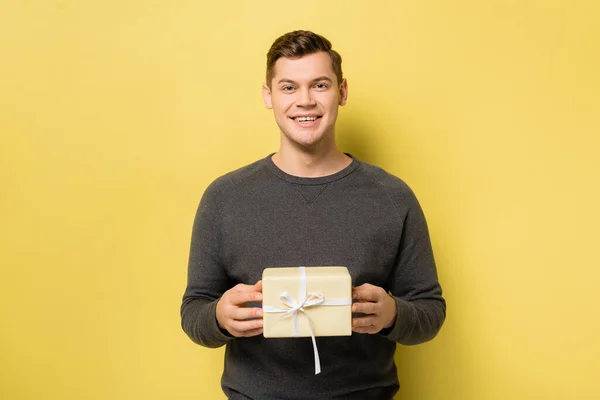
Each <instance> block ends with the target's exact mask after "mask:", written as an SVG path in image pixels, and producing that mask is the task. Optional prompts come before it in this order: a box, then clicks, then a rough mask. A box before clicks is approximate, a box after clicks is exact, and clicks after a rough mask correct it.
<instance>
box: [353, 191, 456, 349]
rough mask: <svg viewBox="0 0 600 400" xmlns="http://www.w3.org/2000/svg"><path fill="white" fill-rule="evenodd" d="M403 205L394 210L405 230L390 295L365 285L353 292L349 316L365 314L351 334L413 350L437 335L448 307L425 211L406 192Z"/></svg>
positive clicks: (409, 193)
mask: <svg viewBox="0 0 600 400" xmlns="http://www.w3.org/2000/svg"><path fill="white" fill-rule="evenodd" d="M402 200H403V201H402V202H401V204H402V205H403V206H397V208H398V209H399V210H402V211H403V213H401V215H402V216H403V225H402V226H403V229H402V237H401V239H400V246H399V249H398V254H397V257H396V265H395V269H394V271H393V273H392V275H391V279H390V282H389V291H390V293H391V296H389V295H388V294H387V292H386V291H385V290H384V289H382V288H380V287H377V286H373V285H369V284H364V285H361V286H359V287H357V288H355V289H354V292H353V295H354V298H355V299H356V300H359V301H360V303H355V304H354V305H353V310H352V311H353V312H363V313H366V314H368V315H367V316H365V317H360V318H355V319H354V320H353V330H354V331H356V332H361V333H378V334H380V335H383V336H384V337H386V338H388V339H390V340H393V341H395V342H398V343H401V344H405V345H412V344H419V343H423V342H426V341H428V340H431V339H433V338H434V337H435V336H436V335H437V333H438V332H439V330H440V328H441V327H442V324H443V323H444V320H445V317H446V302H445V300H444V298H443V297H442V288H441V286H440V284H439V282H438V277H437V271H436V266H435V261H434V258H433V251H432V249H431V242H430V238H429V232H428V229H427V223H426V221H425V216H424V215H423V211H422V209H421V207H420V205H419V203H418V201H417V199H416V197H415V196H414V194H413V193H412V192H411V191H410V190H409V191H408V192H405V193H404V194H403V196H402ZM401 207H402V208H401Z"/></svg>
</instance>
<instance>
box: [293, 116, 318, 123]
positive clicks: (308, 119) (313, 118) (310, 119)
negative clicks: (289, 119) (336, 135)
mask: <svg viewBox="0 0 600 400" xmlns="http://www.w3.org/2000/svg"><path fill="white" fill-rule="evenodd" d="M316 119H317V117H298V118H296V121H298V122H308V121H314V120H316Z"/></svg>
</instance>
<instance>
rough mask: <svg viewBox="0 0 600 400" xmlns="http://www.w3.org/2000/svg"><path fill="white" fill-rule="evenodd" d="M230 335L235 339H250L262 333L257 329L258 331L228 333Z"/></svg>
mask: <svg viewBox="0 0 600 400" xmlns="http://www.w3.org/2000/svg"><path fill="white" fill-rule="evenodd" d="M229 333H231V334H232V335H233V336H235V337H251V336H257V335H260V334H262V333H263V328H258V329H252V330H250V331H246V332H235V333H234V332H229Z"/></svg>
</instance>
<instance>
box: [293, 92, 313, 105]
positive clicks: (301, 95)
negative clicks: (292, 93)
mask: <svg viewBox="0 0 600 400" xmlns="http://www.w3.org/2000/svg"><path fill="white" fill-rule="evenodd" d="M297 93H298V97H297V98H296V104H297V105H298V106H300V107H309V106H314V105H315V99H314V98H313V97H312V93H311V92H310V89H308V88H307V89H302V90H299V91H298V92H297Z"/></svg>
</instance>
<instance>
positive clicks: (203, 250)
mask: <svg viewBox="0 0 600 400" xmlns="http://www.w3.org/2000/svg"><path fill="white" fill-rule="evenodd" d="M326 265H341V266H345V267H347V268H348V270H349V271H350V275H351V277H352V284H353V286H359V285H362V284H363V283H370V284H373V285H376V286H380V287H382V288H384V289H385V290H386V291H389V292H390V293H391V295H392V296H393V298H394V299H395V301H396V308H397V318H396V321H395V323H394V325H393V326H392V327H391V328H389V329H384V330H383V331H381V332H379V333H378V334H374V335H369V334H358V333H353V334H352V336H346V337H318V338H317V346H318V349H319V354H320V358H321V368H322V372H321V373H320V374H319V375H315V374H314V359H313V350H312V343H311V339H310V338H283V339H265V338H264V337H263V336H262V335H259V336H254V337H250V338H233V337H232V336H230V335H229V334H228V333H227V332H224V331H223V330H221V329H219V327H218V325H217V322H216V304H217V301H218V299H219V298H220V297H221V295H222V294H223V293H224V292H225V291H227V290H228V289H230V288H231V287H233V286H235V285H236V284H238V283H244V284H255V283H256V282H257V281H259V280H260V279H261V275H262V271H263V269H264V268H267V267H290V266H326ZM445 315H446V303H445V301H444V299H443V297H442V289H441V287H440V284H439V282H438V279H437V273H436V267H435V262H434V258H433V253H432V250H431V243H430V239H429V233H428V230H427V224H426V222H425V217H424V215H423V212H422V210H421V208H420V206H419V203H418V202H417V199H416V197H415V195H414V194H413V192H412V191H411V190H410V188H409V187H408V186H407V185H406V184H405V183H404V182H403V181H402V180H400V179H398V178H397V177H395V176H393V175H390V174H388V173H387V172H385V171H384V170H382V169H380V168H377V167H375V166H372V165H369V164H367V163H364V162H361V161H359V160H357V159H356V158H353V161H352V163H351V164H350V165H349V166H348V167H346V168H345V169H343V170H341V171H339V172H338V173H336V174H333V175H329V176H324V177H318V178H301V177H296V176H292V175H289V174H286V173H285V172H283V171H282V170H280V169H279V168H278V167H277V166H276V165H275V164H274V163H273V162H272V160H271V156H268V157H266V158H264V159H262V160H259V161H257V162H255V163H253V164H250V165H248V166H246V167H243V168H241V169H239V170H236V171H233V172H230V173H228V174H226V175H224V176H222V177H220V178H218V179H217V180H215V181H214V182H213V183H212V184H211V185H210V186H209V187H208V188H207V189H206V191H205V193H204V195H203V197H202V200H201V201H200V205H199V207H198V211H197V214H196V218H195V220H194V227H193V232H192V243H191V250H190V259H189V266H188V284H187V288H186V290H185V293H184V296H183V303H182V306H181V323H182V327H183V330H184V331H185V332H186V333H187V334H188V336H189V337H190V338H191V339H192V340H193V341H194V342H196V343H198V344H200V345H202V346H206V347H220V346H223V345H227V347H226V352H225V365H224V371H223V376H222V379H221V384H222V387H223V391H224V392H225V394H226V395H227V396H228V397H229V398H230V399H254V400H268V399H273V400H275V399H277V400H284V399H299V400H306V399H344V400H351V399H361V400H364V399H386V400H388V399H391V398H392V397H393V395H394V393H396V392H397V391H398V388H399V383H398V377H397V373H396V366H395V364H394V351H395V349H396V343H401V344H406V345H412V344H418V343H423V342H425V341H428V340H430V339H432V338H433V337H434V336H435V335H436V334H437V332H438V331H439V329H440V328H441V326H442V324H443V322H444V319H445Z"/></svg>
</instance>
